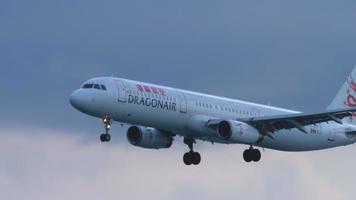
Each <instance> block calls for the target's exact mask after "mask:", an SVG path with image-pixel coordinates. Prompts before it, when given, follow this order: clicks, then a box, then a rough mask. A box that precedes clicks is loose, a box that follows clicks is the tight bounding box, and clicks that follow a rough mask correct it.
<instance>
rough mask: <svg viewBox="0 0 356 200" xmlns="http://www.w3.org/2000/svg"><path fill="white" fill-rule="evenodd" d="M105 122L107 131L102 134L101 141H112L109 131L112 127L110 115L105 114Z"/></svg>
mask: <svg viewBox="0 0 356 200" xmlns="http://www.w3.org/2000/svg"><path fill="white" fill-rule="evenodd" d="M103 123H104V126H105V133H103V134H101V135H100V141H101V142H110V140H111V135H110V134H109V131H110V128H111V123H110V117H109V116H108V115H105V116H104V117H103Z"/></svg>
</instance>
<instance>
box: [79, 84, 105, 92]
mask: <svg viewBox="0 0 356 200" xmlns="http://www.w3.org/2000/svg"><path fill="white" fill-rule="evenodd" d="M82 88H83V89H91V88H94V89H97V90H104V91H106V90H107V89H106V86H105V85H102V84H93V83H87V84H84V85H83V87H82Z"/></svg>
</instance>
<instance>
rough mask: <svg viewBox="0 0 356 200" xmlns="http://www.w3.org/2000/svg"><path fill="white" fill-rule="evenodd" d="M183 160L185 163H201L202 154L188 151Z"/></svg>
mask: <svg viewBox="0 0 356 200" xmlns="http://www.w3.org/2000/svg"><path fill="white" fill-rule="evenodd" d="M183 161H184V164H185V165H192V164H193V165H199V164H200V162H201V156H200V154H199V153H198V152H193V151H191V152H188V153H185V154H184V156H183Z"/></svg>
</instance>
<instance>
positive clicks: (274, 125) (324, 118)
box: [240, 108, 356, 136]
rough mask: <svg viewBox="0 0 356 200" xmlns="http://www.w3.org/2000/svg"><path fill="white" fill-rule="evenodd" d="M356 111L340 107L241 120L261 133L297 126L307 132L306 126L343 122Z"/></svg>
mask: <svg viewBox="0 0 356 200" xmlns="http://www.w3.org/2000/svg"><path fill="white" fill-rule="evenodd" d="M353 112H356V109H355V108H354V109H339V110H331V111H327V112H323V113H314V114H305V113H298V114H290V115H279V116H270V117H257V118H249V119H240V120H241V121H243V122H245V123H248V124H250V125H251V126H254V127H256V128H257V129H258V130H259V131H261V133H263V134H265V135H267V136H270V134H269V133H274V132H276V131H278V130H281V129H292V128H297V129H299V130H300V131H302V132H304V133H306V132H307V131H306V129H305V127H304V126H307V125H312V124H318V123H322V122H329V121H334V122H336V123H339V124H342V123H343V122H342V119H344V118H345V117H350V116H352V113H353Z"/></svg>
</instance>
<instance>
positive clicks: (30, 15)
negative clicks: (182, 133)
mask: <svg viewBox="0 0 356 200" xmlns="http://www.w3.org/2000/svg"><path fill="white" fill-rule="evenodd" d="M355 11H356V2H355V1H350V0H341V1H331V0H323V1H322V0H314V1H310V0H309V1H307V0H300V1H285V0H269V1H264V0H252V1H251V0H249V1H241V0H237V1H236V0H235V1H230V0H221V1H211V0H208V1H207V0H204V1H203V0H193V1H192V0H189V1H188V0H180V1H171V0H165V1H163V0H151V1H144V0H130V1H122V0H103V1H94V0H70V1H69V0H62V1H50V0H33V1H21V0H2V1H0V27H1V28H0V91H1V96H0V99H1V100H0V102H1V104H0V111H1V113H2V114H1V115H0V199H8V200H20V199H27V200H45V199H54V200H56V199H58V200H59V199H69V200H71V199H76V200H77V199H87V200H96V199H109V200H111V199H123V198H130V199H143V198H145V199H177V200H178V199H185V198H197V199H217V198H220V199H237V198H249V199H285V198H289V199H345V200H346V199H354V197H355V196H356V190H355V189H354V186H355V185H356V174H355V172H354V169H355V167H356V160H355V159H354V157H355V153H356V148H355V147H354V146H349V147H342V148H337V149H333V150H326V151H320V152H311V153H297V154H296V153H283V152H277V151H272V150H265V151H264V152H263V158H262V159H263V160H262V161H261V162H260V163H258V164H246V163H244V162H243V161H242V158H241V154H242V152H243V150H244V148H246V147H244V146H240V145H235V146H225V145H214V146H212V145H210V144H206V143H201V142H200V143H199V144H198V146H197V148H198V150H199V151H200V152H201V154H202V156H203V163H202V164H201V165H200V166H198V167H193V168H192V167H186V166H184V165H183V164H182V158H181V157H182V155H183V154H184V153H185V152H186V151H187V148H186V146H184V145H182V144H181V138H177V140H176V143H175V144H174V146H173V147H172V148H171V149H169V150H162V151H149V150H143V149H139V148H135V147H132V146H130V145H129V144H127V142H126V139H125V136H124V132H125V129H126V128H125V127H123V128H122V127H118V126H115V127H114V128H113V130H112V133H113V142H112V143H110V144H105V145H102V144H100V142H99V141H98V136H99V134H100V133H101V132H102V125H101V123H100V120H98V119H94V118H91V117H89V116H85V115H83V114H81V113H79V112H77V111H75V110H74V109H73V108H71V106H70V105H69V103H68V96H69V94H70V93H71V91H73V90H74V89H76V88H78V87H79V86H80V84H81V83H82V82H83V81H85V80H87V79H89V78H92V77H96V76H103V75H105V76H111V75H113V76H119V77H125V78H130V79H135V80H142V81H147V82H153V83H157V84H162V85H168V86H173V87H178V88H183V89H189V90H194V91H199V92H205V93H210V94H215V95H221V96H226V97H231V98H238V99H242V100H249V101H253V102H258V103H263V104H272V105H274V106H280V107H286V108H289V109H294V110H300V111H306V112H312V111H321V110H323V109H325V108H326V107H327V105H328V104H329V103H330V102H331V100H332V98H333V97H334V96H335V95H336V92H337V90H338V89H339V87H340V86H341V84H342V83H343V82H344V80H345V79H346V77H347V75H348V74H349V73H350V72H351V70H352V69H353V67H354V66H355V64H356V42H355V36H356V23H355V19H356V12H355Z"/></svg>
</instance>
